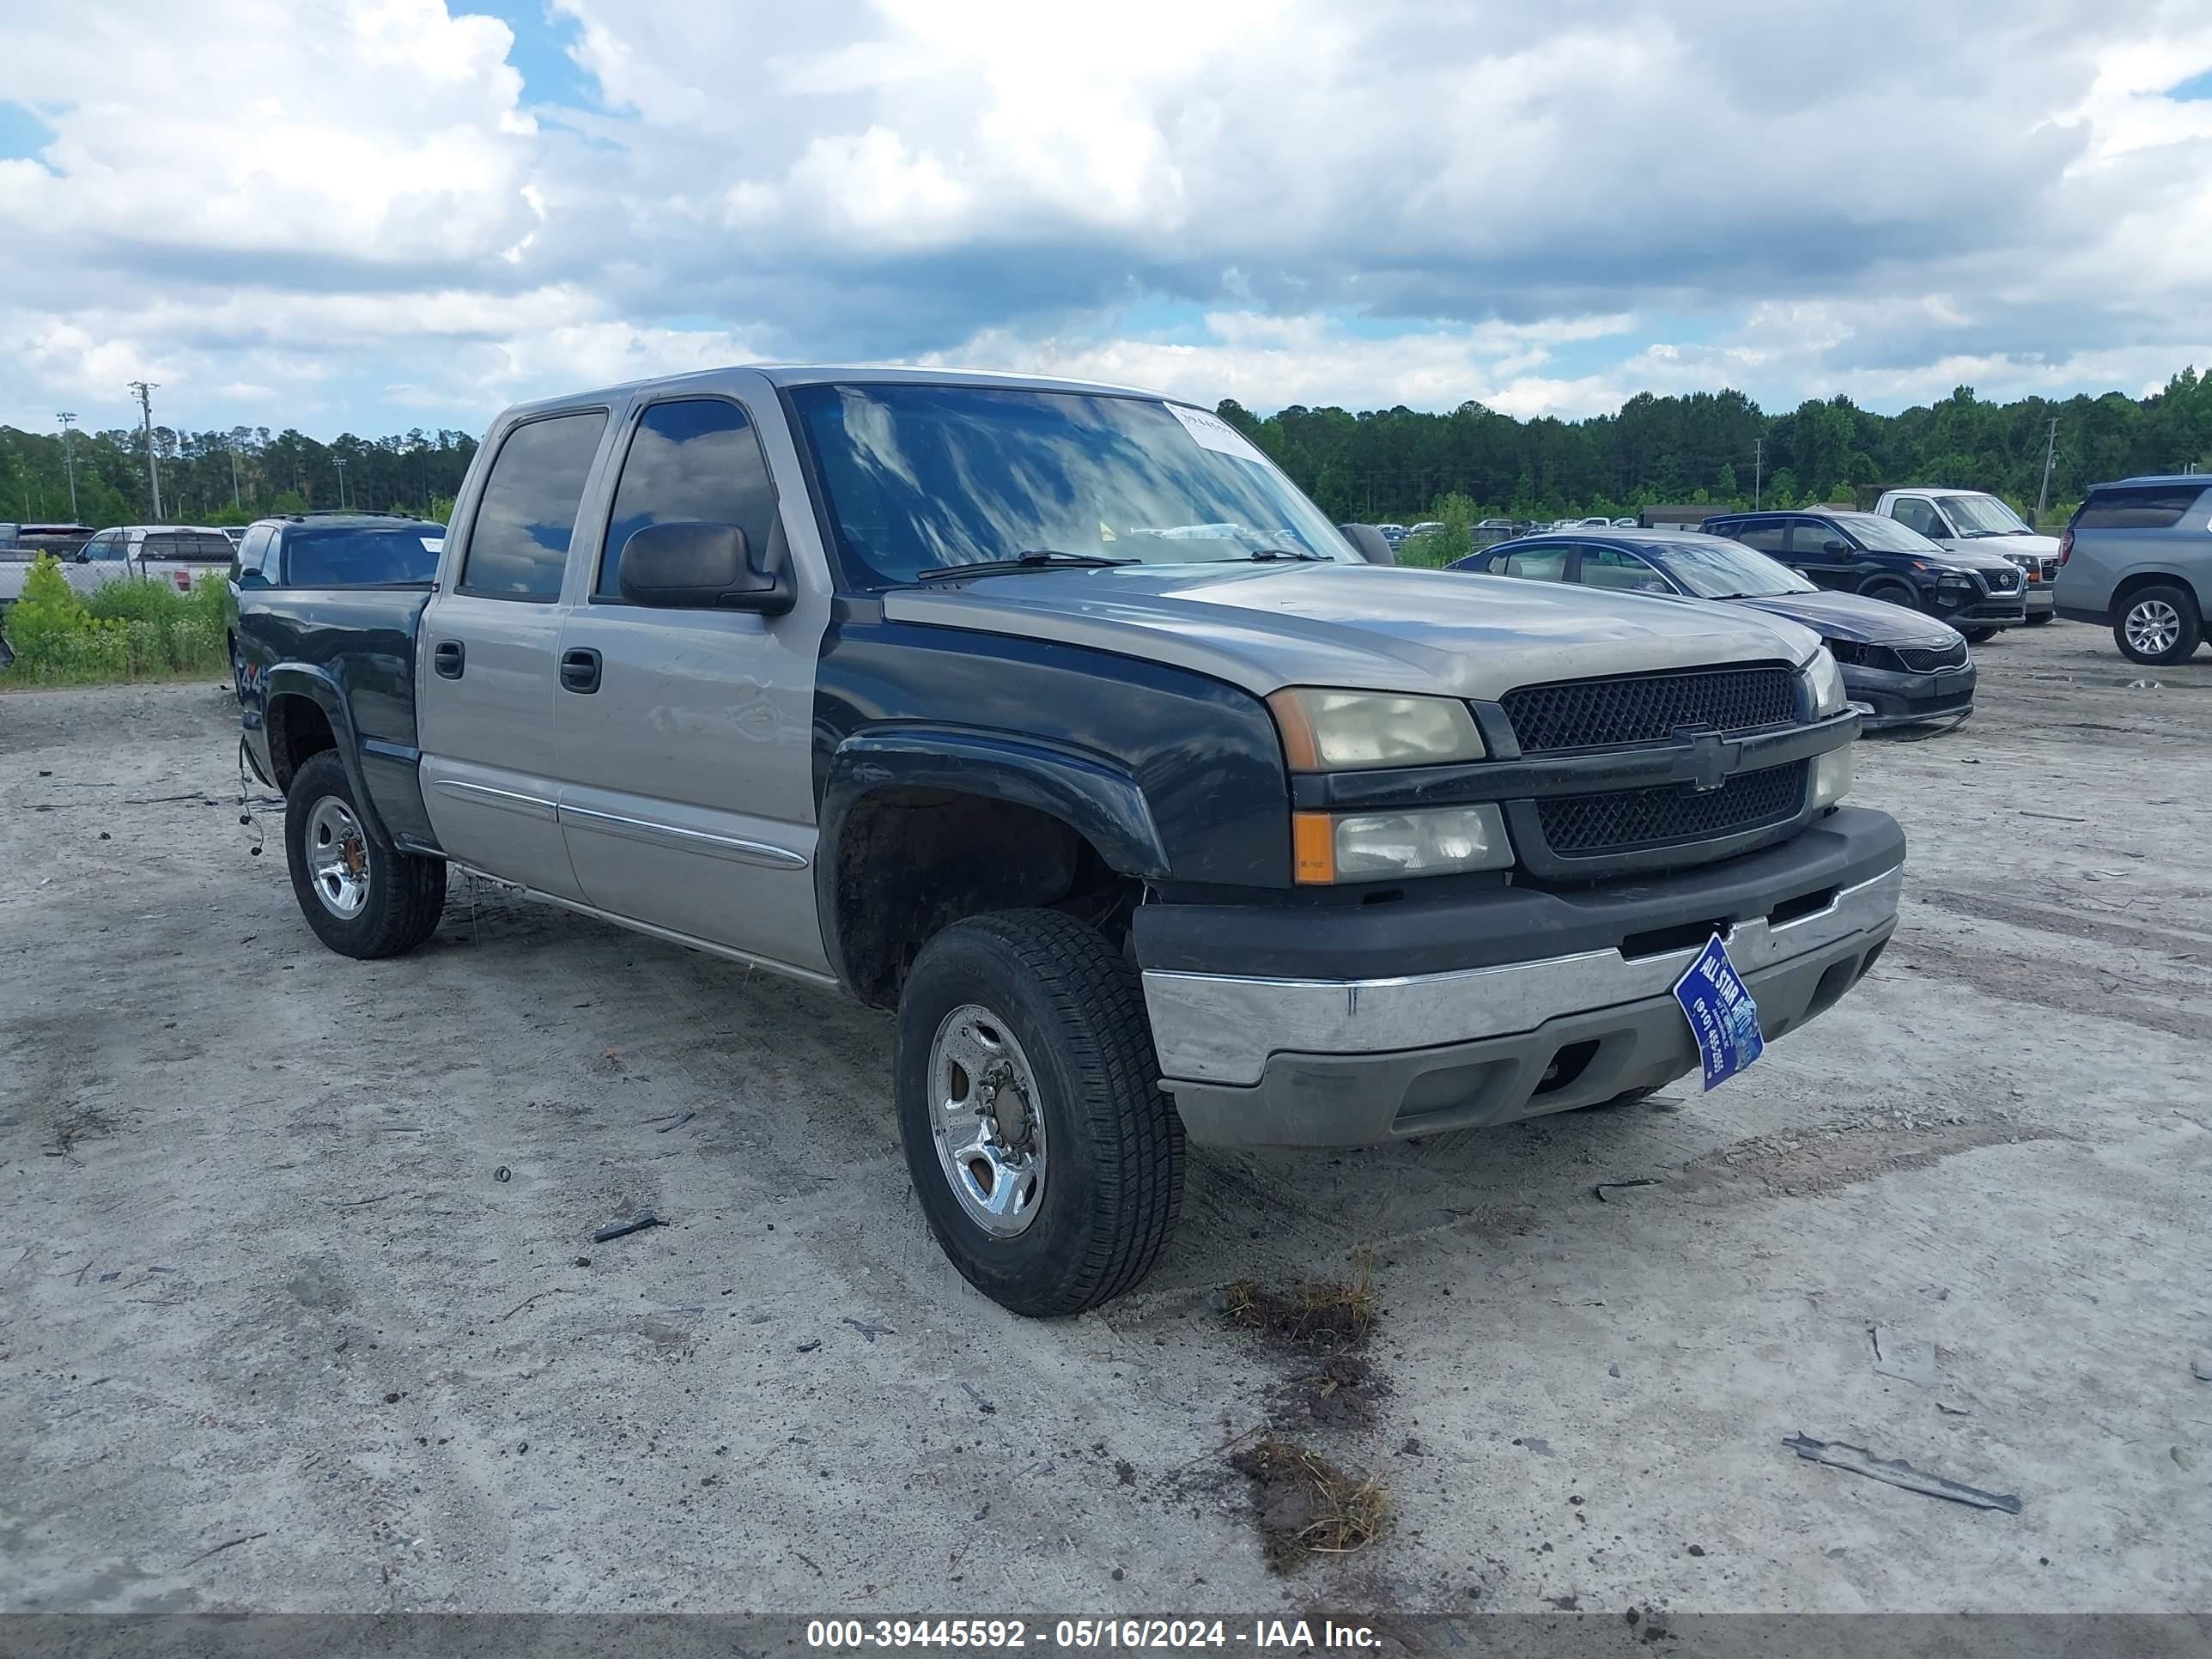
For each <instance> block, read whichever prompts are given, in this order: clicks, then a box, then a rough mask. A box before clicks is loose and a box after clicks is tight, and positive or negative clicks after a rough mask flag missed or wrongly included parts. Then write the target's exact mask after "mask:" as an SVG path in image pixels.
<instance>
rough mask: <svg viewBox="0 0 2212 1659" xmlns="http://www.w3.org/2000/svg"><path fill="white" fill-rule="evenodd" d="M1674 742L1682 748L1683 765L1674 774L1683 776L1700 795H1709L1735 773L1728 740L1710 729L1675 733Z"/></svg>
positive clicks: (1731, 750)
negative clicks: (1678, 773)
mask: <svg viewBox="0 0 2212 1659" xmlns="http://www.w3.org/2000/svg"><path fill="white" fill-rule="evenodd" d="M1674 741H1675V742H1676V743H1679V744H1681V745H1682V748H1683V751H1684V753H1683V764H1680V765H1678V766H1677V768H1676V770H1677V771H1680V772H1684V773H1686V775H1687V776H1688V780H1689V785H1690V787H1691V788H1692V790H1694V791H1695V792H1696V793H1699V794H1700V795H1707V794H1711V793H1712V792H1713V791H1714V790H1716V789H1717V788H1719V787H1721V786H1722V785H1723V784H1724V783H1726V782H1727V781H1729V774H1730V773H1732V772H1734V771H1735V765H1736V753H1735V750H1734V749H1732V748H1731V747H1729V743H1728V740H1727V739H1726V738H1723V737H1722V736H1721V734H1720V733H1719V732H1716V731H1713V730H1712V729H1711V727H1707V728H1706V729H1705V730H1704V731H1678V732H1675V733H1674Z"/></svg>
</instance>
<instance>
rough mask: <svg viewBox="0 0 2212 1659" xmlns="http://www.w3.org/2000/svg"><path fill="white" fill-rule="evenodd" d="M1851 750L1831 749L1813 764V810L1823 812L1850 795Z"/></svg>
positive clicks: (1845, 745) (1849, 748)
mask: <svg viewBox="0 0 2212 1659" xmlns="http://www.w3.org/2000/svg"><path fill="white" fill-rule="evenodd" d="M1851 748H1852V745H1851V744H1848V743H1847V744H1844V746H1843V747H1842V748H1841V749H1831V750H1829V751H1828V752H1827V753H1826V754H1825V755H1821V756H1819V757H1815V758H1814V762H1813V810H1814V811H1816V812H1819V811H1826V809H1827V808H1829V807H1831V806H1833V805H1835V804H1836V803H1837V802H1838V801H1839V800H1841V799H1843V798H1844V796H1845V795H1848V794H1850V793H1851Z"/></svg>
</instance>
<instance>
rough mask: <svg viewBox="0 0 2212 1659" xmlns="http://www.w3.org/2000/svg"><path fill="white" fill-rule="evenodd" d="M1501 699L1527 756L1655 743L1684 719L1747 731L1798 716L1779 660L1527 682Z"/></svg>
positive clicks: (1790, 684) (1789, 679) (1682, 724)
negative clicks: (1632, 675)
mask: <svg viewBox="0 0 2212 1659" xmlns="http://www.w3.org/2000/svg"><path fill="white" fill-rule="evenodd" d="M1499 701H1500V702H1502V703H1503V704H1504V708H1505V717H1506V718H1507V719H1508V720H1511V721H1512V722H1513V735H1514V736H1515V737H1516V738H1518V739H1519V740H1520V744H1521V752H1522V754H1524V755H1529V754H1540V753H1541V752H1543V751H1545V750H1554V749H1597V748H1603V747H1607V746H1608V745H1611V744H1627V743H1656V742H1659V741H1661V740H1662V739H1664V738H1670V737H1672V736H1673V735H1674V733H1675V732H1678V731H1680V730H1681V729H1683V728H1684V727H1686V726H1687V727H1711V728H1713V729H1715V730H1718V731H1722V732H1748V731H1753V730H1756V729H1757V728H1758V727H1759V726H1784V725H1787V724H1788V723H1789V722H1790V721H1791V720H1795V719H1796V715H1797V696H1796V683H1795V676H1794V675H1793V674H1792V673H1791V672H1790V670H1789V669H1788V668H1787V667H1785V666H1784V665H1781V664H1779V663H1773V664H1766V663H1755V664H1752V665H1747V666H1745V667H1741V668H1695V669H1690V670H1687V671H1682V672H1676V673H1667V674H1644V675H1639V676H1638V677H1637V678H1634V679H1625V680H1563V681H1560V682H1559V683H1558V684H1553V685H1524V686H1522V687H1520V688H1518V689H1517V690H1511V691H1508V692H1507V693H1506V694H1505V695H1504V697H1503V698H1501V699H1500V700H1499ZM1631 793H1641V792H1631ZM1596 799H1613V797H1610V796H1604V797H1597V798H1596Z"/></svg>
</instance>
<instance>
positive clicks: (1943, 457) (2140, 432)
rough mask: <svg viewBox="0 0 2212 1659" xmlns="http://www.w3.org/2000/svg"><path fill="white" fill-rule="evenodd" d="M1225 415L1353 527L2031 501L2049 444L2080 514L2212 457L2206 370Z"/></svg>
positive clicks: (2063, 492) (2057, 475)
mask: <svg viewBox="0 0 2212 1659" xmlns="http://www.w3.org/2000/svg"><path fill="white" fill-rule="evenodd" d="M1218 412H1219V413H1220V415H1221V416H1222V418H1223V419H1224V420H1226V421H1228V422H1231V424H1233V425H1235V426H1236V427H1237V428H1239V429H1240V430H1241V431H1243V434H1244V435H1246V436H1247V437H1249V438H1250V439H1251V440H1252V441H1254V442H1255V443H1256V444H1258V445H1259V446H1260V447H1261V448H1262V449H1264V450H1265V451H1267V454H1268V455H1269V456H1270V457H1271V458H1272V459H1273V460H1274V462H1275V463H1276V465H1279V466H1280V467H1281V468H1282V469H1283V470H1284V471H1286V472H1288V473H1289V474H1290V475H1291V477H1292V478H1293V479H1295V480H1296V481H1297V483H1298V485H1299V486H1300V487H1301V488H1302V489H1304V490H1305V491H1306V493H1307V494H1308V495H1311V496H1312V497H1313V498H1314V500H1315V501H1316V503H1317V504H1318V505H1319V506H1320V507H1321V508H1322V511H1324V512H1326V513H1328V514H1329V516H1330V517H1331V518H1333V519H1334V520H1337V521H1338V522H1340V523H1342V522H1346V521H1349V520H1359V521H1362V522H1364V523H1390V522H1393V521H1397V522H1412V521H1413V520H1419V519H1427V518H1439V519H1441V518H1447V517H1449V518H1452V519H1455V520H1456V519H1458V518H1461V517H1465V516H1468V515H1469V514H1470V513H1471V514H1474V515H1478V516H1479V515H1486V514H1494V515H1497V516H1499V517H1506V518H1515V519H1556V518H1561V517H1565V516H1568V515H1571V514H1582V513H1604V514H1605V515H1606V516H1607V517H1608V518H1612V517H1620V516H1626V515H1627V514H1630V513H1634V512H1636V511H1637V510H1638V508H1639V507H1649V506H1656V505H1671V504H1683V505H1693V504H1698V503H1711V504H1712V505H1713V506H1714V507H1716V508H1719V507H1750V506H1752V505H1753V504H1754V501H1755V502H1756V504H1757V505H1759V506H1763V507H1803V506H1811V505H1814V504H1816V503H1820V502H1829V501H1857V502H1859V503H1860V504H1861V505H1871V504H1872V502H1873V501H1874V499H1875V496H1876V495H1878V494H1879V493H1880V492H1881V490H1882V489H1888V488H1894V487H1899V486H1903V485H1907V484H1926V483H1934V484H1948V485H1953V486H1956V487H1958V488H1960V489H1986V490H1990V491H1991V492H1993V493H1995V494H1996V495H2002V496H2004V497H2006V498H2007V499H2008V500H2009V501H2011V502H2012V503H2013V504H2014V505H2015V507H2021V508H2023V509H2027V508H2033V507H2034V505H2035V503H2036V499H2037V495H2038V494H2039V490H2040V489H2041V488H2042V484H2043V473H2044V464H2045V453H2046V450H2047V451H2048V453H2049V457H2050V462H2051V481H2050V494H2049V496H2048V497H2047V500H2048V501H2049V502H2050V504H2051V505H2052V506H2053V507H2062V506H2063V507H2066V508H2068V509H2069V510H2070V508H2071V506H2072V504H2073V503H2074V502H2075V501H2079V500H2080V499H2081V495H2082V494H2083V492H2084V491H2086V490H2087V488H2088V486H2089V485H2091V484H2093V483H2101V482H2103V481H2105V480H2106V479H2109V478H2120V477H2128V476H2130V474H2135V473H2144V472H2180V471H2189V470H2196V471H2203V470H2205V469H2206V468H2207V467H2208V465H2212V374H2207V375H2204V376H2201V377H2200V376H2199V375H2198V374H2197V372H2196V370H2195V369H2194V368H2185V369H2183V370H2182V371H2181V373H2179V374H2176V375H2175V376H2173V378H2172V380H2168V381H2167V382H2166V387H2165V389H2164V390H2163V391H2160V392H2154V393H2152V394H2151V395H2150V396H2148V397H2147V398H2130V397H2128V396H2127V395H2125V394H2124V393H2123V392H2106V393H2105V394H2104V395H2102V396H2101V397H2094V398H2093V397H2089V396H2087V395H2081V396H2076V397H2074V398H2067V399H2065V400H2064V401H2063V402H2054V401H2052V400H2051V399H2049V398H2020V399H2018V400H2016V401H2015V402H2012V403H2008V404H1996V403H1990V402H1987V401H1985V400H1984V399H1982V398H1977V397H1976V396H1975V395H1974V391H1973V388H1972V387H1971V386H1960V387H1958V388H1957V389H1956V390H1955V391H1954V392H1952V393H1951V395H1950V396H1949V397H1948V398H1944V399H1943V400H1942V402H1940V403H1937V404H1934V405H1932V406H1925V405H1923V406H1921V407H1917V408H1913V409H1908V410H1904V411H1902V412H1901V413H1899V414H1896V415H1876V414H1873V413H1870V412H1869V411H1868V410H1863V409H1861V408H1859V407H1858V406H1857V404H1853V403H1852V402H1851V401H1850V398H1844V397H1840V396H1839V397H1835V398H1829V399H1827V400H1826V402H1823V401H1821V400H1820V399H1818V398H1811V399H1808V400H1807V401H1806V402H1804V403H1802V404H1799V405H1798V406H1797V408H1796V410H1793V411H1791V412H1790V413H1787V414H1781V415H1770V414H1768V413H1766V412H1765V411H1764V410H1761V409H1760V408H1759V405H1758V404H1755V403H1753V401H1752V400H1751V399H1750V398H1747V397H1745V396H1744V395H1743V394H1742V393H1741V392H1694V393H1692V394H1690V395H1688V396H1686V397H1664V398H1662V397H1657V396H1655V395H1653V394H1651V393H1650V392H1644V393H1640V394H1639V395H1638V396H1636V397H1634V398H1630V399H1629V400H1628V402H1627V403H1626V404H1623V405H1622V406H1621V408H1620V412H1619V413H1617V414H1613V415H1599V416H1592V417H1590V418H1589V419H1586V420H1580V421H1563V420H1559V419H1556V418H1554V417H1552V416H1543V417H1541V418H1540V419H1536V420H1529V421H1521V420H1516V419H1514V418H1513V417H1511V416H1507V415H1501V414H1499V413H1498V412H1497V411H1496V410H1491V409H1486V408H1485V407H1483V405H1482V404H1479V403H1465V404H1461V405H1460V406H1459V407H1458V408H1457V409H1455V410H1451V411H1449V413H1444V414H1425V413H1422V412H1420V411H1418V410H1411V409H1407V408H1404V407H1402V406H1401V407H1399V408H1396V409H1383V410H1370V411H1366V412H1363V413H1360V414H1353V413H1352V412H1350V411H1349V410H1342V409H1333V408H1328V409H1309V408H1307V407H1305V406H1304V405H1303V404H1292V405H1291V407H1289V408H1287V409H1285V410H1280V411H1279V412H1278V413H1276V414H1273V415H1269V416H1265V417H1261V416H1255V415H1253V414H1252V413H1250V412H1249V410H1245V409H1243V407H1241V406H1240V405H1238V404H1236V403H1234V402H1225V403H1224V404H1221V405H1220V407H1219V411H1218ZM2054 421H2055V422H2057V426H2056V428H2055V433H2056V436H2055V438H2054V437H2053V433H2054V428H2053V426H2052V422H2054Z"/></svg>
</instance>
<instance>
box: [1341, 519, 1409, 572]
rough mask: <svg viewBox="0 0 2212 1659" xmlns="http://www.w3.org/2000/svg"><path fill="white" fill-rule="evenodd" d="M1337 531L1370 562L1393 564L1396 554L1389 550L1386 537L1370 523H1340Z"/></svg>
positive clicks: (1395, 560) (1396, 558)
mask: <svg viewBox="0 0 2212 1659" xmlns="http://www.w3.org/2000/svg"><path fill="white" fill-rule="evenodd" d="M1336 528H1337V532H1338V533H1339V534H1340V535H1341V536H1342V537H1343V538H1344V539H1345V540H1346V541H1348V542H1350V543H1351V544H1352V551H1353V552H1355V553H1357V554H1358V555H1359V556H1360V557H1361V558H1363V559H1364V560H1366V561H1367V562H1368V563H1370V564H1395V563H1397V562H1398V556H1397V555H1396V554H1395V553H1394V552H1392V551H1391V550H1390V541H1389V538H1388V537H1386V536H1385V535H1383V532H1381V531H1379V530H1377V529H1376V527H1375V526H1373V525H1371V524H1340V525H1339V526H1337V527H1336Z"/></svg>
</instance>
